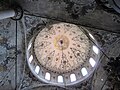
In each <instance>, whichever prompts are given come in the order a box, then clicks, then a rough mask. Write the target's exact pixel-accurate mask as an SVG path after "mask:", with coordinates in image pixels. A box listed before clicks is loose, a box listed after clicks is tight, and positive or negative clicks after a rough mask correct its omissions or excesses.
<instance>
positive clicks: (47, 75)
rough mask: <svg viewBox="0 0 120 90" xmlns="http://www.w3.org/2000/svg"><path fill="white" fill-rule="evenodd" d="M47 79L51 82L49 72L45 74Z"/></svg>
mask: <svg viewBox="0 0 120 90" xmlns="http://www.w3.org/2000/svg"><path fill="white" fill-rule="evenodd" d="M45 79H47V80H50V73H48V72H47V73H46V74H45Z"/></svg>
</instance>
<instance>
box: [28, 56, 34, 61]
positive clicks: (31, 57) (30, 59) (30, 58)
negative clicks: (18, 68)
mask: <svg viewBox="0 0 120 90" xmlns="http://www.w3.org/2000/svg"><path fill="white" fill-rule="evenodd" d="M28 60H29V62H30V63H31V62H32V60H33V55H31V56H30V57H29V59H28Z"/></svg>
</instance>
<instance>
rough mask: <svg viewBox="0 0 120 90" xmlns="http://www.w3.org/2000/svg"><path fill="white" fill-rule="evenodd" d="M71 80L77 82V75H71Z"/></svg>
mask: <svg viewBox="0 0 120 90" xmlns="http://www.w3.org/2000/svg"><path fill="white" fill-rule="evenodd" d="M70 80H71V82H74V81H76V76H75V74H71V75H70Z"/></svg>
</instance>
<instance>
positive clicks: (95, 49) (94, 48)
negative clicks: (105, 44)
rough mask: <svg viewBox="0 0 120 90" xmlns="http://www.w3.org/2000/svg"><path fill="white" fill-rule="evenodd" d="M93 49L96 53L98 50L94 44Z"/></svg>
mask: <svg viewBox="0 0 120 90" xmlns="http://www.w3.org/2000/svg"><path fill="white" fill-rule="evenodd" d="M93 51H94V52H95V53H96V54H98V53H99V50H98V48H97V47H96V46H93Z"/></svg>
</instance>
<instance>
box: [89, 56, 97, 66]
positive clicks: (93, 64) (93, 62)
mask: <svg viewBox="0 0 120 90" xmlns="http://www.w3.org/2000/svg"><path fill="white" fill-rule="evenodd" d="M89 63H90V65H91V66H92V67H94V66H95V64H96V62H95V60H94V59H93V58H90V59H89Z"/></svg>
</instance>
